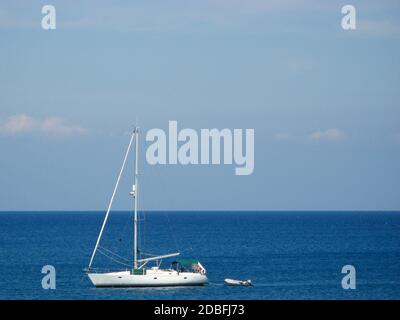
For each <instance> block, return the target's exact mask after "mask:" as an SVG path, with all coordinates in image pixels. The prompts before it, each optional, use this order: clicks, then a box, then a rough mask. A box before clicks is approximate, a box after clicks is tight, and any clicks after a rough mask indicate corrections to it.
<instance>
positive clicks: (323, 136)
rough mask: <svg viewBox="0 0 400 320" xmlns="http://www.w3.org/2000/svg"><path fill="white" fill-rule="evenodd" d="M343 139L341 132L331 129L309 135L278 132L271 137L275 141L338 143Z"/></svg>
mask: <svg viewBox="0 0 400 320" xmlns="http://www.w3.org/2000/svg"><path fill="white" fill-rule="evenodd" d="M344 138H345V134H344V133H343V131H341V130H339V129H337V128H333V129H327V130H323V131H315V132H312V133H310V134H290V133H287V132H279V133H276V134H274V135H273V139H274V140H276V141H297V142H307V141H310V140H311V141H339V140H342V139H344Z"/></svg>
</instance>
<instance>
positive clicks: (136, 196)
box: [133, 127, 139, 269]
mask: <svg viewBox="0 0 400 320" xmlns="http://www.w3.org/2000/svg"><path fill="white" fill-rule="evenodd" d="M135 149H136V150H135V187H134V188H135V190H134V197H135V198H134V199H135V215H134V239H133V250H134V252H133V268H134V269H137V268H138V257H137V251H138V250H137V223H138V217H137V209H138V191H139V188H138V182H139V181H138V174H139V128H137V127H136V128H135Z"/></svg>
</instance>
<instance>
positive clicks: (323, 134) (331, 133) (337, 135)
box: [309, 128, 345, 141]
mask: <svg viewBox="0 0 400 320" xmlns="http://www.w3.org/2000/svg"><path fill="white" fill-rule="evenodd" d="M344 136H345V135H344V133H343V132H342V131H341V130H339V129H337V128H333V129H328V130H325V131H315V132H313V133H311V134H310V135H309V138H310V139H311V140H314V141H338V140H343V139H344Z"/></svg>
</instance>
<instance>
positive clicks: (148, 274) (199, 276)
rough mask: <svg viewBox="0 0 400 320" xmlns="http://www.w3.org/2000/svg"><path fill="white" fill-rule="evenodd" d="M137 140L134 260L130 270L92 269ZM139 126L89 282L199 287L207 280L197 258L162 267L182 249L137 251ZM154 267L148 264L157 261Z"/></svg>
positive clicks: (103, 226)
mask: <svg viewBox="0 0 400 320" xmlns="http://www.w3.org/2000/svg"><path fill="white" fill-rule="evenodd" d="M134 140H135V164H134V166H135V174H134V184H133V186H132V191H130V195H131V196H132V197H133V198H134V219H133V223H134V228H133V229H134V232H133V233H134V234H133V247H134V248H133V250H134V252H133V261H132V266H131V268H129V269H125V270H118V271H107V272H104V271H100V270H97V269H94V268H92V264H93V260H94V257H95V255H96V252H97V250H98V249H99V243H100V240H101V237H102V234H103V231H104V228H105V226H106V223H107V219H108V217H109V214H110V210H111V206H112V203H113V201H114V196H115V194H116V192H117V189H118V185H119V181H120V179H121V176H122V173H123V171H124V167H125V164H126V161H127V158H128V154H129V152H130V150H131V146H132V144H133V141H134ZM138 155H139V129H138V128H135V129H134V130H133V131H132V134H131V138H130V141H129V145H128V148H127V150H126V153H125V157H124V160H123V163H122V167H121V170H120V172H119V175H118V178H117V182H116V184H115V187H114V191H113V194H112V196H111V200H110V203H109V206H108V209H107V212H106V215H105V217H104V221H103V224H102V226H101V229H100V233H99V236H98V238H97V241H96V245H95V247H94V250H93V253H92V256H91V258H90V262H89V266H88V268H86V269H85V271H86V273H87V275H88V277H89V279H90V281H91V282H92V283H93V285H94V286H96V287H167V286H199V285H204V284H206V283H207V282H208V279H207V276H206V269H205V268H204V267H203V265H202V264H201V263H200V262H199V261H198V260H194V259H181V260H177V261H174V262H173V263H172V264H171V267H170V268H168V269H162V268H161V262H162V260H163V259H166V258H171V257H175V256H178V255H180V253H179V252H175V253H169V254H163V255H156V256H154V255H152V256H148V257H142V253H141V252H140V251H139V250H138V196H139V179H138V172H139V168H138V164H139V157H138ZM154 262H155V265H154V266H150V267H149V264H151V263H154Z"/></svg>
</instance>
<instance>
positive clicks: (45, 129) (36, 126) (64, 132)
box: [0, 114, 87, 136]
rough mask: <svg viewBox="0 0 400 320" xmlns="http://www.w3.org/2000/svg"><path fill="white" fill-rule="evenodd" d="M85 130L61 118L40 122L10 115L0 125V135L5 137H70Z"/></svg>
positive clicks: (28, 117) (50, 118) (31, 118)
mask: <svg viewBox="0 0 400 320" xmlns="http://www.w3.org/2000/svg"><path fill="white" fill-rule="evenodd" d="M86 131H87V130H86V129H85V128H82V127H79V126H74V125H69V124H66V123H65V120H64V119H63V118H57V117H48V118H44V119H42V120H40V119H35V118H33V117H31V116H29V115H26V114H18V115H12V116H10V117H8V118H7V120H6V121H5V122H4V123H0V133H1V134H6V135H17V134H28V133H42V134H46V135H52V136H71V135H81V134H84V133H86Z"/></svg>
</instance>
